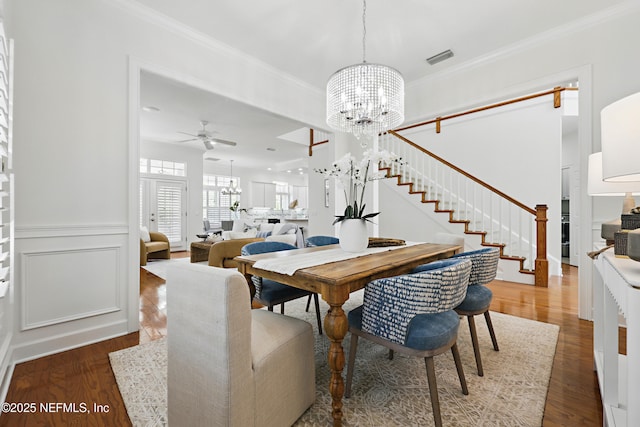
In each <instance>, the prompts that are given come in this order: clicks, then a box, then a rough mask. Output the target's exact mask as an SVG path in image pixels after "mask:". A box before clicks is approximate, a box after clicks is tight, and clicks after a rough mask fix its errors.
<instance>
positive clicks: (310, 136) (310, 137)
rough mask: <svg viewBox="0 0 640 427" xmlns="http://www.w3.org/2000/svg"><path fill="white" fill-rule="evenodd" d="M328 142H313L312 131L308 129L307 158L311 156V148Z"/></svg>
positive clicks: (326, 140)
mask: <svg viewBox="0 0 640 427" xmlns="http://www.w3.org/2000/svg"><path fill="white" fill-rule="evenodd" d="M327 142H329V140H328V139H325V140H324V141H318V142H313V129H309V157H311V156H313V147H315V146H316V145H320V144H326V143H327Z"/></svg>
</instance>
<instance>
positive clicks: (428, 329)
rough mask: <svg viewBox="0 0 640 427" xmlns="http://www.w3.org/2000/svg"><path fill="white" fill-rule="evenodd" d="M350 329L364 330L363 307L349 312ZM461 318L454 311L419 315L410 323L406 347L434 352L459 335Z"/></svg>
mask: <svg viewBox="0 0 640 427" xmlns="http://www.w3.org/2000/svg"><path fill="white" fill-rule="evenodd" d="M348 319H349V327H352V328H355V329H360V330H362V306H360V307H358V308H355V309H353V310H351V311H350V312H349V315H348ZM459 325H460V318H459V317H458V315H457V314H456V312H455V311H453V310H448V311H445V312H442V313H428V314H418V315H416V316H415V317H414V318H413V319H411V321H410V322H409V326H408V327H407V336H406V337H405V342H404V345H405V346H406V347H409V348H413V349H416V350H434V349H436V348H440V347H442V346H444V345H445V344H447V343H448V342H449V341H451V340H452V339H453V338H454V337H456V336H457V334H458V326H459Z"/></svg>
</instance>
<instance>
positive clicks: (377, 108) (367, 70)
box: [327, 0, 404, 139]
mask: <svg viewBox="0 0 640 427" xmlns="http://www.w3.org/2000/svg"><path fill="white" fill-rule="evenodd" d="M366 12H367V1H366V0H363V9H362V27H363V33H362V63H361V64H356V65H350V66H348V67H345V68H342V69H340V70H338V71H336V72H335V73H334V74H333V75H332V76H331V78H330V79H329V82H328V83H327V124H328V125H329V126H330V127H331V128H333V129H336V130H338V131H341V132H350V133H353V134H354V135H355V136H356V138H358V139H359V138H360V136H361V135H365V136H369V137H371V136H374V135H378V134H380V133H382V132H384V131H386V130H389V129H392V128H394V127H397V126H398V125H400V124H401V123H402V122H403V121H404V80H403V78H402V75H401V74H400V72H398V71H397V70H395V69H394V68H391V67H387V66H386V65H380V64H369V63H367V61H366V59H365V58H366V44H365V40H366V35H367V27H366Z"/></svg>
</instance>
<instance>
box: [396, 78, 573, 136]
mask: <svg viewBox="0 0 640 427" xmlns="http://www.w3.org/2000/svg"><path fill="white" fill-rule="evenodd" d="M565 90H578V88H577V87H561V86H556V87H554V88H553V89H550V90H547V91H544V92H539V93H534V94H531V95H527V96H522V97H520V98H515V99H510V100H507V101H502V102H498V103H495V104H489V105H485V106H484V107H478V108H474V109H472V110H467V111H462V112H460V113H455V114H449V115H448V116H442V117H436V118H435V119H431V120H427V121H426V122H420V123H415V124H412V125H409V126H405V127H401V128H398V129H394V132H402V131H403V130H408V129H413V128H416V127H420V126H425V125H430V124H433V123H435V124H436V133H440V124H441V123H442V121H444V120H450V119H455V118H458V117H462V116H466V115H469V114H474V113H479V112H482V111H486V110H491V109H493V108H498V107H504V106H505V105H510V104H515V103H517V102H522V101H528V100H530V99H534V98H539V97H541V96H546V95H551V94H553V107H554V108H559V107H560V106H561V103H560V93H561V92H563V91H565Z"/></svg>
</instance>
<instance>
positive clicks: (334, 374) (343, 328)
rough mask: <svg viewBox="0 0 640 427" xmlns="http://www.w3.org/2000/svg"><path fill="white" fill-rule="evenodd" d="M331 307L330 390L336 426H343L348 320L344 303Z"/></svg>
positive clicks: (327, 325)
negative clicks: (344, 348) (345, 339)
mask: <svg viewBox="0 0 640 427" xmlns="http://www.w3.org/2000/svg"><path fill="white" fill-rule="evenodd" d="M330 305H331V308H330V309H329V311H328V312H327V315H326V316H325V318H324V329H325V333H326V334H327V337H328V338H329V341H331V345H330V346H329V355H328V362H329V368H330V369H331V380H330V382H329V392H330V393H331V400H332V404H331V407H332V416H333V425H334V427H340V426H342V396H343V395H344V380H343V378H342V370H343V369H344V350H343V349H342V340H343V339H344V337H345V335H346V334H347V330H348V320H347V316H346V315H345V313H344V311H343V310H342V304H330Z"/></svg>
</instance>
